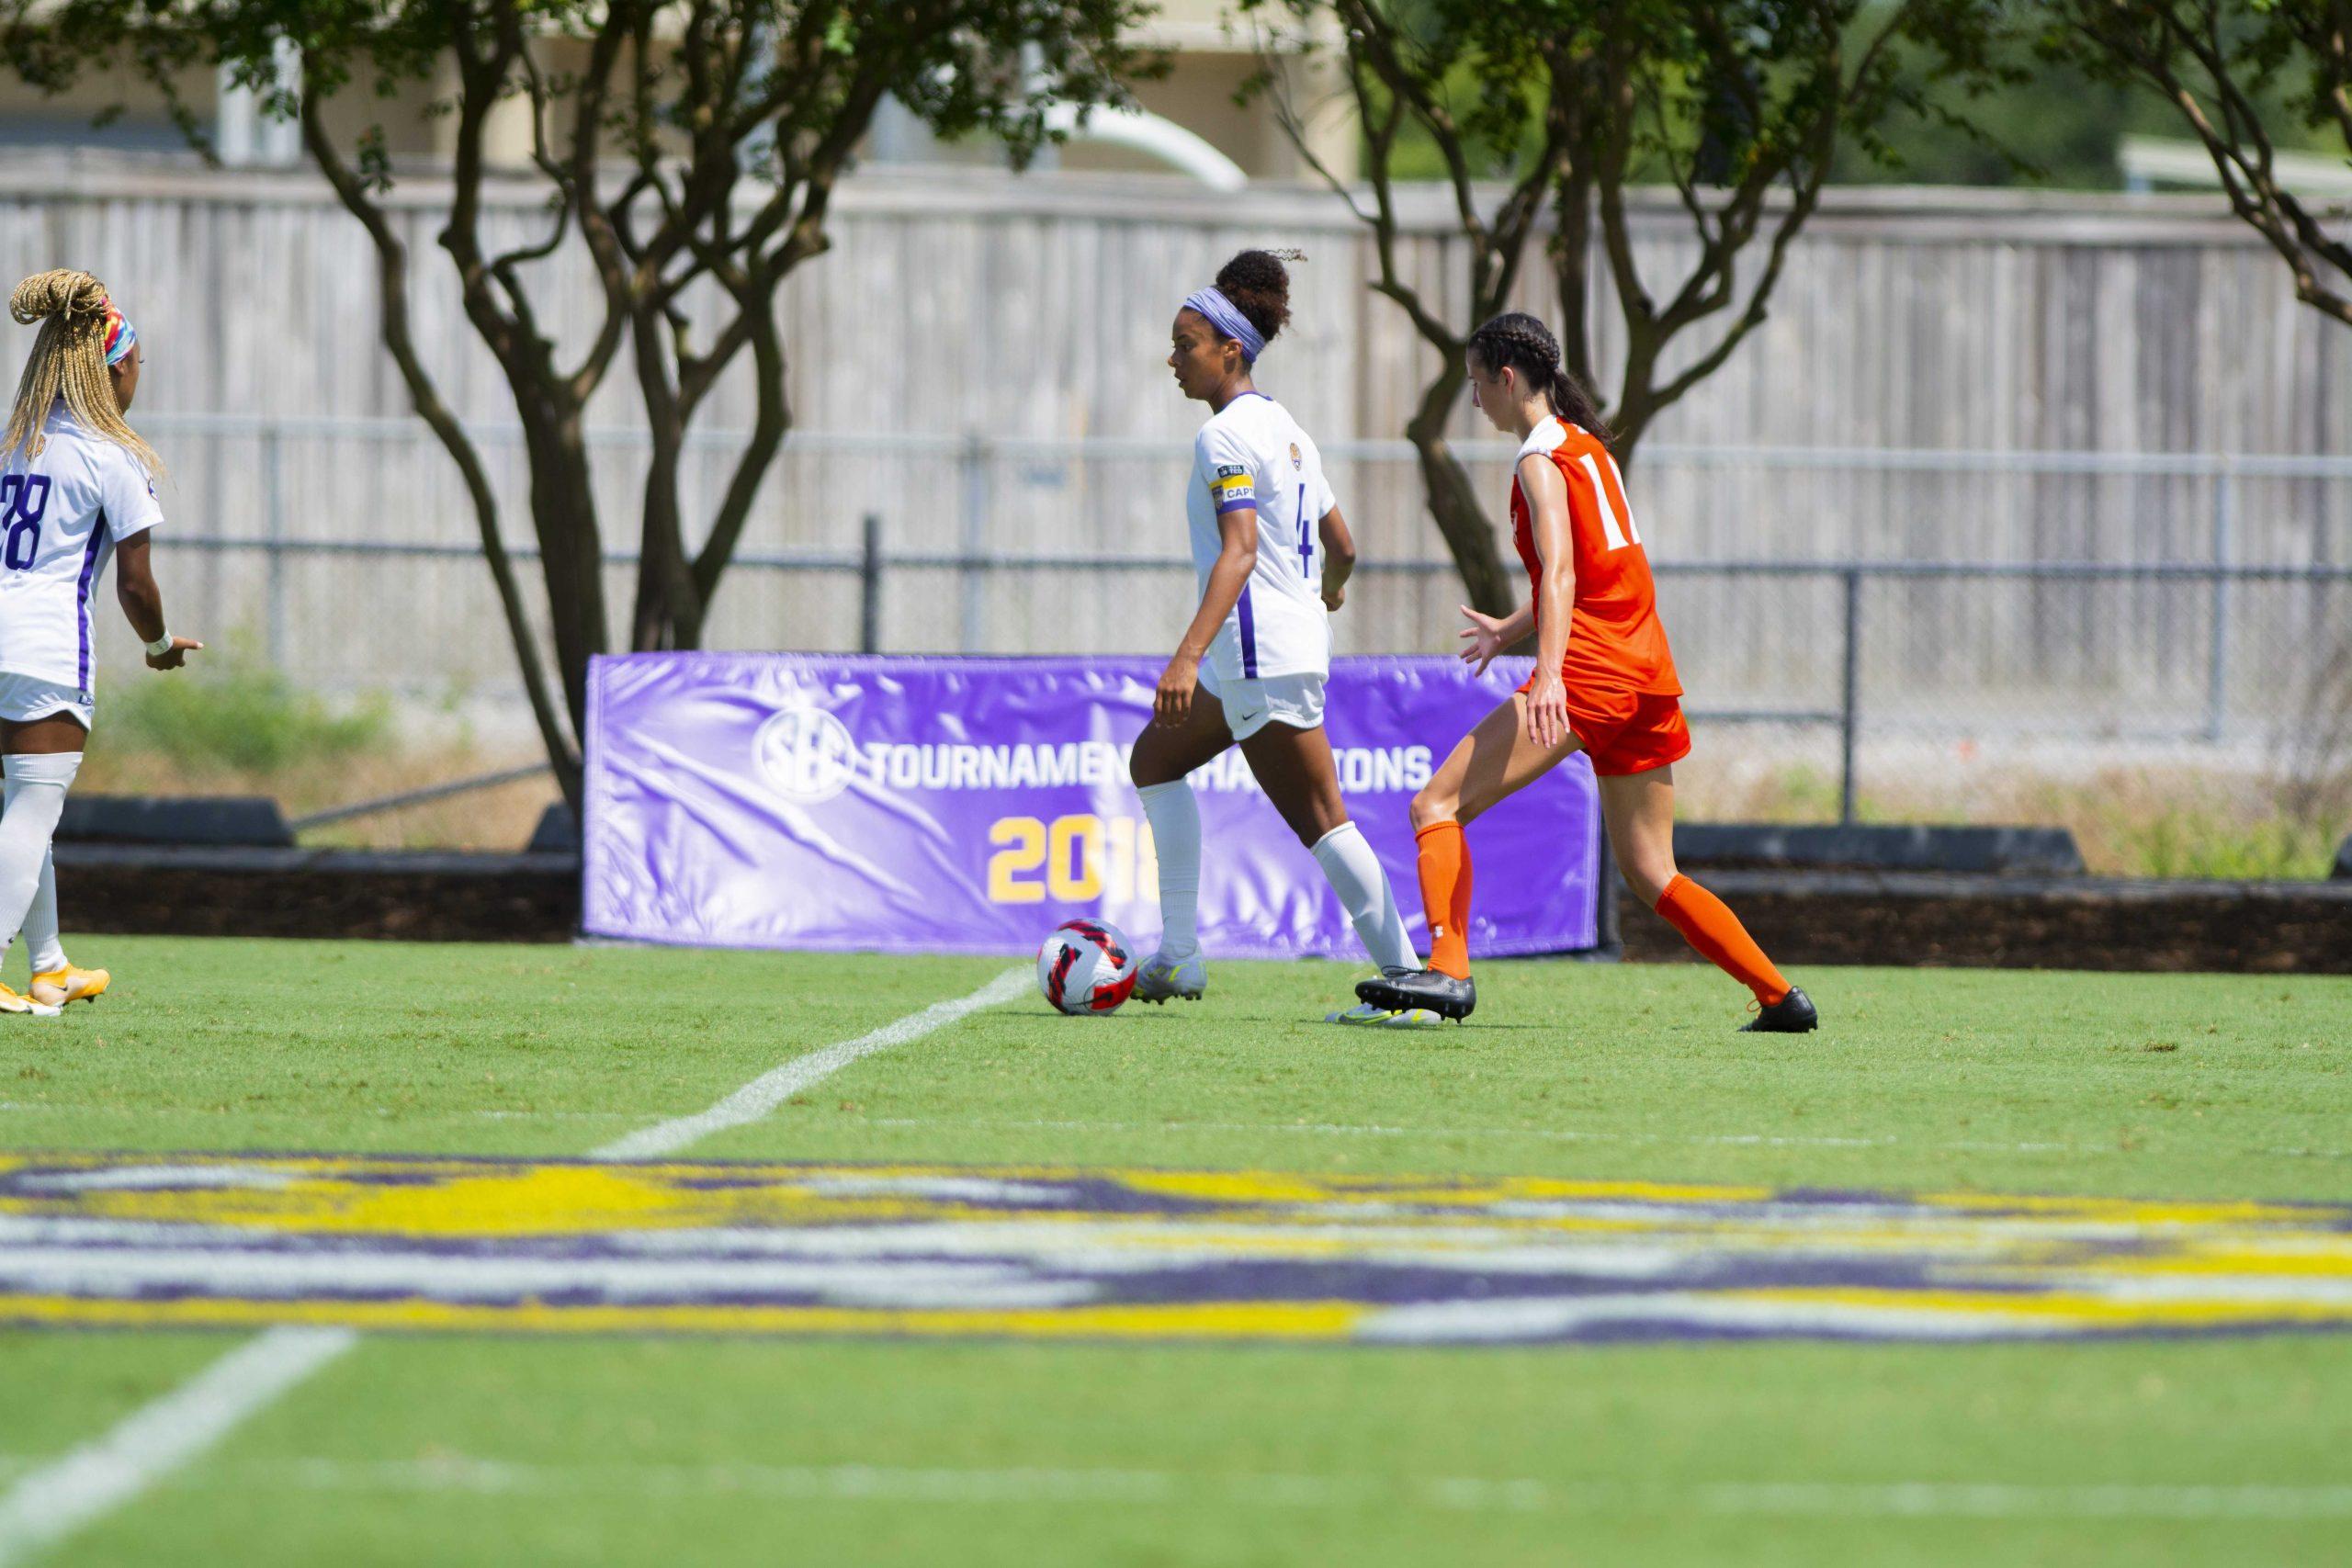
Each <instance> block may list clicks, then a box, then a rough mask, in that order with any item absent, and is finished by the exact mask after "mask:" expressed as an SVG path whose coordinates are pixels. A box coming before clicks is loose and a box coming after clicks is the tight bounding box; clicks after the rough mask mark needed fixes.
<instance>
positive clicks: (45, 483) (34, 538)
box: [0, 474, 49, 571]
mask: <svg viewBox="0 0 2352 1568" xmlns="http://www.w3.org/2000/svg"><path fill="white" fill-rule="evenodd" d="M48 510H49V476H48V475H46V474H0V524H5V525H6V527H7V530H8V531H7V533H6V536H0V565H5V566H6V567H7V569H8V570H10V571H22V570H25V569H26V568H28V567H29V566H31V565H32V564H33V562H34V561H35V560H36V559H37V558H39V557H40V519H41V514H42V513H45V512H47V511H48Z"/></svg>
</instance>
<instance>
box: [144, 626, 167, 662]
mask: <svg viewBox="0 0 2352 1568" xmlns="http://www.w3.org/2000/svg"><path fill="white" fill-rule="evenodd" d="M171 651H172V634H171V633H170V632H168V631H167V632H165V633H164V635H163V636H162V637H157V638H156V639H155V640H154V641H153V642H151V643H149V644H148V645H147V657H148V658H150V659H161V658H162V657H163V656H164V655H165V654H167V653H169V652H171Z"/></svg>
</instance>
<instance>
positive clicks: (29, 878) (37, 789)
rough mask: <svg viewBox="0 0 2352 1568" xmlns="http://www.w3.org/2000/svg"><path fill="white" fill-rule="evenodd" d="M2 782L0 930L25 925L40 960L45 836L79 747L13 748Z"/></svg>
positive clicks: (52, 900)
mask: <svg viewBox="0 0 2352 1568" xmlns="http://www.w3.org/2000/svg"><path fill="white" fill-rule="evenodd" d="M81 767H82V753H80V752H79V751H54V752H45V753H42V754H40V755H38V756H35V755H25V754H18V755H15V756H11V757H9V758H8V759H7V761H6V768H7V786H6V795H5V804H0V931H25V932H26V940H27V941H28V942H30V943H32V945H33V950H34V953H33V956H34V958H35V960H36V963H35V970H36V972H38V971H39V967H40V965H39V962H38V961H39V960H40V958H41V957H43V956H46V955H45V954H43V953H41V951H40V948H41V945H42V943H41V931H40V919H39V918H37V917H36V916H35V914H34V907H35V906H36V905H37V904H40V902H42V900H41V896H40V895H41V884H42V880H43V876H42V873H43V871H44V869H45V868H48V867H49V864H50V859H49V840H50V839H51V836H52V835H54V834H55V833H56V831H57V819H58V818H60V817H62V816H63V815H64V814H65V792H66V790H67V789H68V788H70V787H71V786H72V785H73V783H74V774H75V773H78V772H80V771H81ZM49 886H50V896H49V898H48V900H47V903H48V912H47V917H46V918H47V921H48V928H49V934H48V945H49V946H50V947H51V949H54V948H55V947H56V945H57V892H56V881H55V873H54V871H51V872H50V875H49Z"/></svg>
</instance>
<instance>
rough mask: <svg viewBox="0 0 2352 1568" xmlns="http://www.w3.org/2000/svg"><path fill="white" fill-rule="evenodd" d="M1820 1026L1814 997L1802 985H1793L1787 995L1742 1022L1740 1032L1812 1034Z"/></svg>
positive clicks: (1819, 1017)
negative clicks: (1814, 1005) (1808, 994)
mask: <svg viewBox="0 0 2352 1568" xmlns="http://www.w3.org/2000/svg"><path fill="white" fill-rule="evenodd" d="M1820 1027H1821V1015H1820V1014H1819V1013H1817V1012H1815V1011H1814V1010H1813V998H1811V997H1808V996H1806V995H1805V994H1804V989H1803V988H1802V987H1796V986H1791V987H1789V994H1788V995H1787V996H1785V997H1782V998H1781V999H1780V1000H1779V1001H1777V1002H1774V1003H1773V1004H1772V1005H1771V1006H1770V1007H1768V1008H1765V1009H1763V1010H1760V1011H1758V1013H1757V1015H1756V1016H1755V1017H1754V1018H1751V1019H1749V1020H1748V1021H1747V1022H1746V1023H1743V1024H1741V1025H1740V1026H1739V1032H1741V1033H1742V1034H1810V1033H1812V1032H1814V1031H1815V1030H1816V1029H1818V1028H1820Z"/></svg>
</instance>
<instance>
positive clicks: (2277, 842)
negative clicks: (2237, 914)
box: [2117, 807, 2335, 878]
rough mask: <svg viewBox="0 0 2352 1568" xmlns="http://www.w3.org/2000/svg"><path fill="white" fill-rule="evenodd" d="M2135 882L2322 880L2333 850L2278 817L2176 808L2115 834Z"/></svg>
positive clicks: (2305, 827) (2307, 829)
mask: <svg viewBox="0 0 2352 1568" xmlns="http://www.w3.org/2000/svg"><path fill="white" fill-rule="evenodd" d="M2117 840H2118V841H2119V842H2120V844H2121V845H2122V846H2123V848H2124V850H2125V851H2126V852H2127V853H2128V854H2129V855H2130V857H2131V871H2132V873H2133V874H2135V875H2140V876H2214V877H2225V878H2253V877H2305V878H2309V877H2322V876H2325V875H2326V874H2327V867H2328V863H2329V861H2330V860H2331V859H2332V858H2333V857H2334V856H2335V844H2334V843H2333V842H2331V841H2330V840H2328V838H2327V836H2326V835H2325V834H2324V832H2322V831H2321V830H2320V829H2318V828H2316V827H2314V826H2312V824H2310V823H2307V822H2294V821H2290V820H2289V819H2287V818H2283V817H2275V816H2274V817H2260V818H2241V817H2234V816H2231V815H2229V814H2227V813H2223V812H2218V811H2207V810H2199V809H2196V808H2194V807H2174V808H2172V809H2169V810H2165V811H2161V812H2158V813H2157V814H2156V815H2155V816H2154V817H2152V818H2147V819H2146V820H2143V821H2140V822H2134V823H2131V824H2128V825H2126V826H2124V827H2123V828H2122V829H2120V831H2119V832H2118V834H2117Z"/></svg>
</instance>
